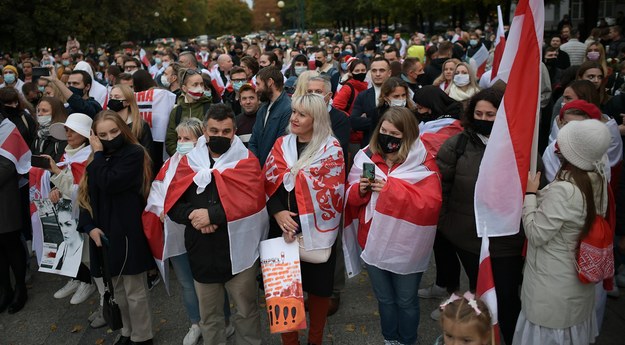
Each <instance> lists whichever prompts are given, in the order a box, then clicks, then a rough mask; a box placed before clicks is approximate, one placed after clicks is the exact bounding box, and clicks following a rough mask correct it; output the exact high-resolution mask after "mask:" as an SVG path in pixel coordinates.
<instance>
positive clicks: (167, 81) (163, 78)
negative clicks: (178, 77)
mask: <svg viewBox="0 0 625 345" xmlns="http://www.w3.org/2000/svg"><path fill="white" fill-rule="evenodd" d="M161 84H163V86H164V87H169V86H170V85H171V83H170V82H169V80H168V79H167V76H166V75H164V74H163V75H162V76H161Z"/></svg>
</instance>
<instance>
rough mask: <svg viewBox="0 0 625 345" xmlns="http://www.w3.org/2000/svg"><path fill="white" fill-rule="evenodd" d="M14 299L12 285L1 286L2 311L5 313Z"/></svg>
mask: <svg viewBox="0 0 625 345" xmlns="http://www.w3.org/2000/svg"><path fill="white" fill-rule="evenodd" d="M12 300H13V289H11V286H8V287H0V313H4V311H5V310H7V308H8V307H9V304H11V301H12Z"/></svg>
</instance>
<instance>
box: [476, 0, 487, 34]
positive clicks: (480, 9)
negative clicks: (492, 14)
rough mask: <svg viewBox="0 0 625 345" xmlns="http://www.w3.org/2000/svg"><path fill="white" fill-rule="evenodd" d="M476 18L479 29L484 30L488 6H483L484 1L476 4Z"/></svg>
mask: <svg viewBox="0 0 625 345" xmlns="http://www.w3.org/2000/svg"><path fill="white" fill-rule="evenodd" d="M476 9H477V16H478V17H479V18H480V29H484V25H486V22H487V21H488V5H486V4H484V1H479V2H478V3H477V4H476Z"/></svg>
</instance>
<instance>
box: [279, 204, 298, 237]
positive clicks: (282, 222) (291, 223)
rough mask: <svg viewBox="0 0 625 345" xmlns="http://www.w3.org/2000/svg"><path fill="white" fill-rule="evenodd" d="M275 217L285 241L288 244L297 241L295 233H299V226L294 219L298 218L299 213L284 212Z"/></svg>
mask: <svg viewBox="0 0 625 345" xmlns="http://www.w3.org/2000/svg"><path fill="white" fill-rule="evenodd" d="M273 217H274V218H275V219H276V222H277V223H278V225H279V226H280V229H282V234H283V235H284V240H285V241H286V242H287V243H291V242H293V241H295V233H296V232H297V228H298V225H297V222H296V221H295V220H294V219H293V217H297V213H294V212H290V211H287V210H284V211H280V212H278V213H276V214H274V215H273Z"/></svg>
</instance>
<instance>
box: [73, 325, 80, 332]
mask: <svg viewBox="0 0 625 345" xmlns="http://www.w3.org/2000/svg"><path fill="white" fill-rule="evenodd" d="M80 331H82V326H81V325H74V328H72V330H71V331H70V332H71V333H78V332H80Z"/></svg>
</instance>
